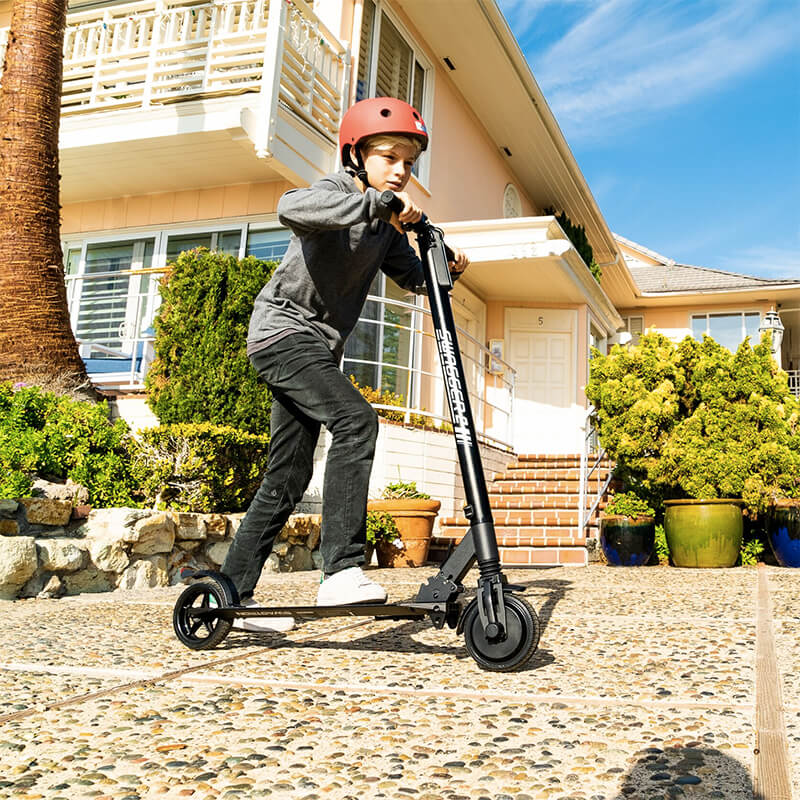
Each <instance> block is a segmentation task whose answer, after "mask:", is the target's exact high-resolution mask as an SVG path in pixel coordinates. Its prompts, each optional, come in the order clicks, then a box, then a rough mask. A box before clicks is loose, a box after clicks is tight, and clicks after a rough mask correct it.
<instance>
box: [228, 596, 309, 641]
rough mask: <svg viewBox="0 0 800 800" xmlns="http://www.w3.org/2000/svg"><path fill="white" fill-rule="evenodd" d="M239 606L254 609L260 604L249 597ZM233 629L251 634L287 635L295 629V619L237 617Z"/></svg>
mask: <svg viewBox="0 0 800 800" xmlns="http://www.w3.org/2000/svg"><path fill="white" fill-rule="evenodd" d="M239 605H241V606H242V607H243V608H252V607H253V606H258V605H260V604H259V603H257V602H256V601H255V600H254V599H253V598H252V597H248V598H247V600H242V602H241V603H240V604H239ZM233 627H234V628H238V629H239V630H240V631H249V632H250V633H286V632H287V631H290V630H292V629H293V628H294V617H236V619H234V620H233Z"/></svg>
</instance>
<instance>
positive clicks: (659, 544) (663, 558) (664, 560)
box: [655, 525, 669, 566]
mask: <svg viewBox="0 0 800 800" xmlns="http://www.w3.org/2000/svg"><path fill="white" fill-rule="evenodd" d="M655 552H656V556H657V558H658V563H659V564H662V565H664V566H666V565H668V564H669V545H668V544H667V536H666V534H665V533H664V526H663V525H656V544H655Z"/></svg>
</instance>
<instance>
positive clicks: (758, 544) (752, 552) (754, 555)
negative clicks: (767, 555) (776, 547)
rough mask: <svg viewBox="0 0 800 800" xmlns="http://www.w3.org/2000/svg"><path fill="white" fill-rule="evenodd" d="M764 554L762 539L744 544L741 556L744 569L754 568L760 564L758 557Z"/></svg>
mask: <svg viewBox="0 0 800 800" xmlns="http://www.w3.org/2000/svg"><path fill="white" fill-rule="evenodd" d="M763 552H764V543H763V542H762V541H761V540H760V539H753V540H752V541H749V542H742V549H741V552H740V554H739V556H740V559H741V563H742V566H743V567H754V566H756V564H758V557H759V556H760V555H761V554H762V553H763Z"/></svg>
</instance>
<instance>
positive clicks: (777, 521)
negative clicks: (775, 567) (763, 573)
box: [767, 501, 800, 567]
mask: <svg viewBox="0 0 800 800" xmlns="http://www.w3.org/2000/svg"><path fill="white" fill-rule="evenodd" d="M767 536H768V538H769V545H770V547H771V548H772V552H773V553H774V555H775V559H776V560H777V562H778V563H779V564H780V565H781V566H782V567H800V503H797V502H792V501H786V502H778V503H777V504H776V505H774V506H772V508H770V510H769V514H767Z"/></svg>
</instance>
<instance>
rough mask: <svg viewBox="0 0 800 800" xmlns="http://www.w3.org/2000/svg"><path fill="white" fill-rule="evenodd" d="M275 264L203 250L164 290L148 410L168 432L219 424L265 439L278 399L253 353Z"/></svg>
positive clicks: (178, 268)
mask: <svg viewBox="0 0 800 800" xmlns="http://www.w3.org/2000/svg"><path fill="white" fill-rule="evenodd" d="M274 269H275V264H274V263H273V262H269V263H265V262H263V261H259V260H258V259H256V258H253V257H252V256H250V257H247V258H244V259H242V260H239V259H237V258H235V257H234V256H229V255H225V254H223V253H212V252H209V251H208V250H207V249H205V248H198V249H196V250H191V251H188V252H185V253H181V255H180V256H179V257H178V259H177V261H175V262H174V263H173V264H171V265H170V268H169V270H168V272H167V274H166V275H165V276H164V278H163V280H162V282H161V297H162V304H161V307H160V308H159V311H158V316H157V317H156V320H155V329H156V339H155V345H154V347H155V354H156V358H155V360H154V361H153V363H152V365H151V366H150V370H149V371H148V374H147V378H146V386H147V394H148V404H149V406H150V408H151V409H152V410H153V412H154V413H155V414H156V416H157V417H158V419H159V421H160V422H161V423H162V424H163V425H168V424H174V423H188V422H213V423H215V424H218V425H230V426H233V427H235V428H241V429H242V430H246V431H250V432H251V433H256V434H261V433H264V432H265V431H268V430H269V413H270V405H271V397H270V394H269V391H268V389H267V387H266V385H265V384H264V383H263V382H260V381H259V380H258V376H257V374H256V371H255V370H254V369H253V367H252V365H251V364H250V361H249V359H248V357H247V352H246V339H247V328H248V325H249V321H250V315H251V313H252V311H253V303H254V301H255V297H256V295H257V294H258V293H259V291H261V289H262V288H263V286H264V284H266V283H267V281H268V280H269V279H270V277H271V276H272V273H273V271H274Z"/></svg>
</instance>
